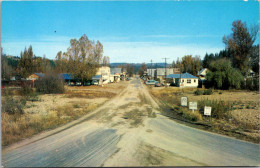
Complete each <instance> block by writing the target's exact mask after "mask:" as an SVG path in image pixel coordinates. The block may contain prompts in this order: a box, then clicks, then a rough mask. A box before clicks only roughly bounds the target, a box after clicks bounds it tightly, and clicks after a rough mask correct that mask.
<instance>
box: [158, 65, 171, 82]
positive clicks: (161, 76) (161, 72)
mask: <svg viewBox="0 0 260 168" xmlns="http://www.w3.org/2000/svg"><path fill="white" fill-rule="evenodd" d="M169 74H173V68H166V76H167V75H169ZM155 78H157V79H159V80H160V82H161V83H163V82H164V78H165V68H156V71H155Z"/></svg>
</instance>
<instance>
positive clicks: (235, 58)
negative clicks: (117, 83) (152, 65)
mask: <svg viewBox="0 0 260 168" xmlns="http://www.w3.org/2000/svg"><path fill="white" fill-rule="evenodd" d="M257 32H258V27H257V26H251V27H250V28H248V27H247V25H246V23H243V22H242V21H241V20H237V21H234V22H233V23H232V33H231V34H230V35H228V36H224V37H223V39H222V40H223V43H224V44H225V49H224V50H221V51H220V52H219V53H215V54H213V53H211V54H208V53H206V55H205V57H204V59H203V60H201V59H200V57H199V56H192V55H185V56H184V57H182V58H181V59H179V58H178V59H177V61H176V62H175V61H173V63H172V67H173V68H180V70H181V72H182V73H184V72H188V73H190V74H192V75H194V76H197V75H198V71H199V70H201V69H202V68H208V69H209V72H208V73H207V77H206V78H207V83H206V85H207V86H208V87H215V88H219V89H230V88H235V89H240V88H249V87H251V88H255V89H258V83H259V79H256V78H255V79H249V80H248V79H247V77H248V76H249V73H250V70H253V71H254V73H256V75H255V76H258V78H259V44H257V45H254V42H255V40H256V37H257ZM146 70H147V67H146V64H145V63H143V64H142V66H141V67H140V69H139V71H138V74H139V75H140V76H142V75H143V73H144V71H146ZM245 79H246V80H245ZM248 81H252V82H248ZM248 83H253V84H254V85H255V86H250V85H249V84H248Z"/></svg>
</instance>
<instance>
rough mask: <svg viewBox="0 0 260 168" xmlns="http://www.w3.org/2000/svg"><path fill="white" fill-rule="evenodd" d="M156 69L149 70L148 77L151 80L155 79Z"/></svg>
mask: <svg viewBox="0 0 260 168" xmlns="http://www.w3.org/2000/svg"><path fill="white" fill-rule="evenodd" d="M155 73H156V69H147V75H148V77H149V78H150V79H154V78H155Z"/></svg>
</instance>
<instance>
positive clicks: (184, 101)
mask: <svg viewBox="0 0 260 168" xmlns="http://www.w3.org/2000/svg"><path fill="white" fill-rule="evenodd" d="M187 105H188V98H187V97H181V106H187Z"/></svg>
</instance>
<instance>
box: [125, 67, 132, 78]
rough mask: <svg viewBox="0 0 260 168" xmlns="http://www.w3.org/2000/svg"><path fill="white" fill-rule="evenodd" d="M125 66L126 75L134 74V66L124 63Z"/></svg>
mask: <svg viewBox="0 0 260 168" xmlns="http://www.w3.org/2000/svg"><path fill="white" fill-rule="evenodd" d="M125 68H126V72H127V74H128V76H130V77H132V76H133V74H134V66H133V65H131V64H126V65H125Z"/></svg>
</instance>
